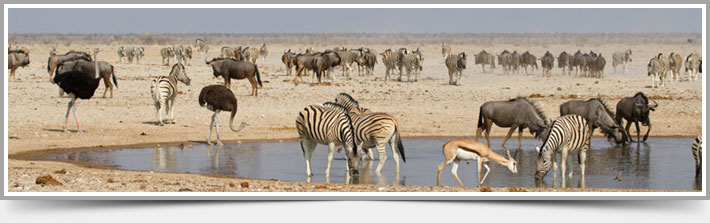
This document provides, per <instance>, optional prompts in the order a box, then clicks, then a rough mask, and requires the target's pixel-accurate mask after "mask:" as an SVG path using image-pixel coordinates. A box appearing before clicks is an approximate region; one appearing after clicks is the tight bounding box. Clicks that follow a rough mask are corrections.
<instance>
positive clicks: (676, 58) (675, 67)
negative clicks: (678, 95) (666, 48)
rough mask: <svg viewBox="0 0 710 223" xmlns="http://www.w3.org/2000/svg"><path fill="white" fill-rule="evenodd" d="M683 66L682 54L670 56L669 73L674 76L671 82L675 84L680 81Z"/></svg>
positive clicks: (672, 53)
mask: <svg viewBox="0 0 710 223" xmlns="http://www.w3.org/2000/svg"><path fill="white" fill-rule="evenodd" d="M681 66H683V57H681V56H680V54H677V53H674V52H671V55H670V56H668V71H670V72H671V74H672V75H673V77H672V78H671V82H675V81H677V80H679V79H680V67H681Z"/></svg>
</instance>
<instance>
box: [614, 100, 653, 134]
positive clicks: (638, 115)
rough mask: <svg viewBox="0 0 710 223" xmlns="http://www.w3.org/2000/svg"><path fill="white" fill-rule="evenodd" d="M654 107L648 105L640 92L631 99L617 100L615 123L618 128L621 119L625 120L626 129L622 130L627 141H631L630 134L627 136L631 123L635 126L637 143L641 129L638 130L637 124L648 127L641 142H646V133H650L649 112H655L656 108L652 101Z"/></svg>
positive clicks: (647, 101)
mask: <svg viewBox="0 0 710 223" xmlns="http://www.w3.org/2000/svg"><path fill="white" fill-rule="evenodd" d="M653 104H654V105H650V104H649V100H648V97H646V95H644V94H643V93H642V92H638V93H636V95H634V96H633V97H625V98H622V99H621V100H619V103H616V123H618V124H619V126H621V125H622V123H623V122H622V121H623V120H622V119H624V120H626V127H625V128H624V131H625V133H626V135H627V136H629V140H630V141H632V142H633V140H631V134H629V127H631V123H632V122H633V123H634V124H635V125H636V140H637V142H638V141H640V140H641V129H640V128H639V122H641V124H643V125H644V126H648V130H646V134H645V135H644V136H643V141H646V139H648V133H649V132H651V119H649V113H651V111H655V110H656V108H657V107H658V103H656V101H653Z"/></svg>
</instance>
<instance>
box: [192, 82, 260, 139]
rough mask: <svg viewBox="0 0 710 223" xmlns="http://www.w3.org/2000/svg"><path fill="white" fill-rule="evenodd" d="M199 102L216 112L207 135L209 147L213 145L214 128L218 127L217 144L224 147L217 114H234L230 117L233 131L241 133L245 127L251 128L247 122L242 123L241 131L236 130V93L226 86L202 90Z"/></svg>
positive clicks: (208, 87)
mask: <svg viewBox="0 0 710 223" xmlns="http://www.w3.org/2000/svg"><path fill="white" fill-rule="evenodd" d="M198 101H199V103H200V106H202V107H205V105H207V109H209V110H210V111H213V112H214V114H213V115H212V122H210V132H209V134H208V135H207V145H212V143H211V142H210V137H211V136H212V126H216V127H215V135H217V144H218V145H222V142H221V141H220V140H219V119H218V118H217V114H219V112H220V111H229V112H232V115H231V116H230V117H229V128H230V129H231V130H232V131H234V132H239V131H241V130H242V129H244V127H247V126H249V124H247V123H246V122H242V124H241V126H239V129H234V126H233V125H232V124H233V122H234V116H235V115H236V114H237V98H236V97H234V93H232V91H231V90H229V89H228V88H227V87H225V86H224V85H210V86H207V87H204V88H202V91H200V97H199V98H198Z"/></svg>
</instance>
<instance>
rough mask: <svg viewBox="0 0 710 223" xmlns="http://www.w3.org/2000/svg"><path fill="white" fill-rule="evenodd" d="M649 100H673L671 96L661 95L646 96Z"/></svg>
mask: <svg viewBox="0 0 710 223" xmlns="http://www.w3.org/2000/svg"><path fill="white" fill-rule="evenodd" d="M648 99H650V100H673V96H662V95H651V96H649V97H648Z"/></svg>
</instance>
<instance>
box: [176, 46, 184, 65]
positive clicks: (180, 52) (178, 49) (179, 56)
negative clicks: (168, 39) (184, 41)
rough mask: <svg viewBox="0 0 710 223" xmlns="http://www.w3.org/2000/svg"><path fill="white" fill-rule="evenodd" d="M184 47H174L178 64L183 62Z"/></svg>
mask: <svg viewBox="0 0 710 223" xmlns="http://www.w3.org/2000/svg"><path fill="white" fill-rule="evenodd" d="M184 59H185V47H183V46H182V45H180V46H178V47H175V61H177V63H179V64H185V61H184Z"/></svg>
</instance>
